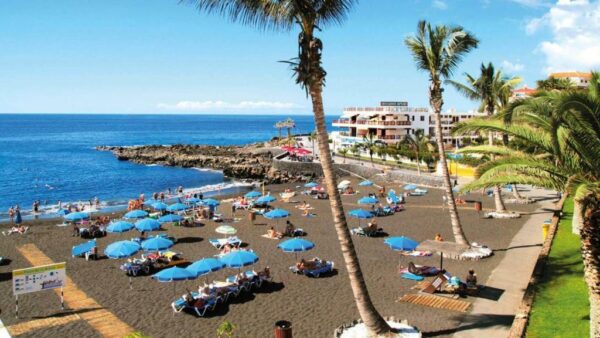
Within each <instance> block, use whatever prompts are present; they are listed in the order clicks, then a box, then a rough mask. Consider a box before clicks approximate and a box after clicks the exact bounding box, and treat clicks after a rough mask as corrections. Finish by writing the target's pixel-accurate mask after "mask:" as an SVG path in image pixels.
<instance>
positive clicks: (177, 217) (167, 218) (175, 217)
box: [158, 214, 183, 223]
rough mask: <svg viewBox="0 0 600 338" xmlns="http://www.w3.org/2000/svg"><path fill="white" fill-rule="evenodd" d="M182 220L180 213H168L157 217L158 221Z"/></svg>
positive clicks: (173, 221) (171, 221)
mask: <svg viewBox="0 0 600 338" xmlns="http://www.w3.org/2000/svg"><path fill="white" fill-rule="evenodd" d="M182 220H183V217H181V215H176V214H168V215H164V216H162V217H160V218H159V219H158V222H159V223H176V222H181V221H182Z"/></svg>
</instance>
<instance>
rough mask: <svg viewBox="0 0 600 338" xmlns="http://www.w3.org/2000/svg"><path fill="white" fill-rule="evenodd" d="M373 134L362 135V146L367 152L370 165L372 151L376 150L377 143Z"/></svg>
mask: <svg viewBox="0 0 600 338" xmlns="http://www.w3.org/2000/svg"><path fill="white" fill-rule="evenodd" d="M375 141H376V140H375V135H373V134H371V133H369V134H368V135H366V136H363V141H362V148H363V149H364V150H366V151H368V152H369V157H370V158H371V165H373V153H375V151H376V150H377V143H376V142H375Z"/></svg>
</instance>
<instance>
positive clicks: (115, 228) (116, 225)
mask: <svg viewBox="0 0 600 338" xmlns="http://www.w3.org/2000/svg"><path fill="white" fill-rule="evenodd" d="M131 229H133V224H131V223H129V222H125V221H118V222H112V223H110V224H109V225H108V227H106V232H111V233H121V232H126V231H129V230H131Z"/></svg>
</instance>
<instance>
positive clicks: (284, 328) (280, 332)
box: [275, 320, 292, 338]
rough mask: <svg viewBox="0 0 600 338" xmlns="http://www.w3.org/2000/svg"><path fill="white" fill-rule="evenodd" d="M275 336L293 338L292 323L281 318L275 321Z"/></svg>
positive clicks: (277, 337) (276, 337)
mask: <svg viewBox="0 0 600 338" xmlns="http://www.w3.org/2000/svg"><path fill="white" fill-rule="evenodd" d="M275 338H292V323H290V322H288V321H287V320H280V321H278V322H276V323H275Z"/></svg>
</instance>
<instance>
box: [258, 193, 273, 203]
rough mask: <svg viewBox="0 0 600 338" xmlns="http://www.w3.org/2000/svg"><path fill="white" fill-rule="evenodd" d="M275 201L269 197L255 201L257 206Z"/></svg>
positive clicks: (262, 197)
mask: <svg viewBox="0 0 600 338" xmlns="http://www.w3.org/2000/svg"><path fill="white" fill-rule="evenodd" d="M276 200H277V199H276V198H275V197H273V196H271V195H266V196H261V197H259V198H258V199H257V200H256V203H258V204H267V203H271V202H275V201H276Z"/></svg>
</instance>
